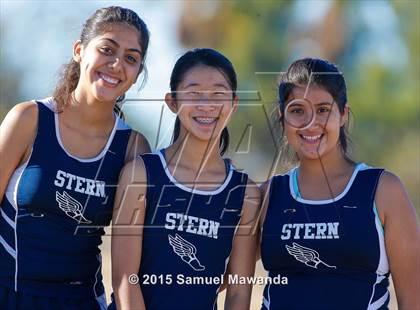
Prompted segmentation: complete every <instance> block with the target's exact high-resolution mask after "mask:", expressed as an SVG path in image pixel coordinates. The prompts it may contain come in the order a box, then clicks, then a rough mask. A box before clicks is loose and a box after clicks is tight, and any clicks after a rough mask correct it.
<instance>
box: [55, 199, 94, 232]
mask: <svg viewBox="0 0 420 310" xmlns="http://www.w3.org/2000/svg"><path fill="white" fill-rule="evenodd" d="M55 200H56V201H57V202H58V207H59V208H60V209H61V210H62V211H64V213H66V215H67V216H69V217H71V218H72V219H74V220H75V221H77V222H79V223H83V224H90V223H92V221H89V220H87V219H86V218H85V217H84V216H83V214H82V211H83V206H82V205H81V204H80V203H79V202H78V201H77V200H76V199H74V198H73V197H71V196H70V195H69V194H67V192H66V191H63V194H60V193H59V192H58V191H56V192H55Z"/></svg>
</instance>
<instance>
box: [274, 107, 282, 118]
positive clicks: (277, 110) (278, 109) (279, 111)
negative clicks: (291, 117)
mask: <svg viewBox="0 0 420 310" xmlns="http://www.w3.org/2000/svg"><path fill="white" fill-rule="evenodd" d="M275 109H276V111H275V112H274V113H277V115H278V117H279V120H281V117H282V113H281V110H280V105H279V104H276V107H275Z"/></svg>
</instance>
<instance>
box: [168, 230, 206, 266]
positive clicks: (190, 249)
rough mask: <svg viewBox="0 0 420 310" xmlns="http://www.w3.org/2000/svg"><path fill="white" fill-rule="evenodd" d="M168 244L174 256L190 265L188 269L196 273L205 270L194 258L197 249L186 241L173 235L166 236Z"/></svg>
mask: <svg viewBox="0 0 420 310" xmlns="http://www.w3.org/2000/svg"><path fill="white" fill-rule="evenodd" d="M168 239H169V244H170V245H171V246H172V249H173V250H174V252H175V254H176V255H178V256H179V257H181V259H182V260H183V261H184V262H185V263H187V264H188V265H190V267H191V268H192V269H194V270H196V271H201V270H204V269H206V267H204V266H203V265H201V263H200V261H199V260H198V258H197V257H196V255H195V254H196V253H197V248H196V247H195V246H194V245H193V244H192V243H190V242H188V241H187V240H185V239H183V238H182V237H181V236H180V235H178V234H175V237H174V236H171V235H168Z"/></svg>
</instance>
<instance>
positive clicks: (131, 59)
mask: <svg viewBox="0 0 420 310" xmlns="http://www.w3.org/2000/svg"><path fill="white" fill-rule="evenodd" d="M126 59H127V61H128V62H129V63H131V64H135V63H136V62H137V58H136V57H134V56H131V55H127V57H126Z"/></svg>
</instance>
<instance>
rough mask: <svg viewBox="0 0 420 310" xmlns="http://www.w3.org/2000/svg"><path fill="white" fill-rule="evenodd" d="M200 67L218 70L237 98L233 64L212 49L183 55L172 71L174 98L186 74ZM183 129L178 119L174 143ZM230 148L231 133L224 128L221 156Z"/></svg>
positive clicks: (171, 82) (203, 49)
mask: <svg viewBox="0 0 420 310" xmlns="http://www.w3.org/2000/svg"><path fill="white" fill-rule="evenodd" d="M198 65H205V66H209V67H213V68H216V69H217V70H219V71H220V72H221V73H222V74H223V75H224V76H225V77H226V80H227V81H228V82H229V84H230V86H231V88H232V98H234V97H235V96H236V89H237V87H238V82H237V78H236V72H235V69H234V68H233V65H232V63H231V62H230V61H229V59H227V58H226V57H225V56H223V55H222V54H221V53H219V52H218V51H216V50H214V49H210V48H196V49H193V50H190V51H188V52H186V53H185V54H184V55H182V56H181V57H180V58H179V59H178V60H177V62H176V63H175V66H174V69H173V70H172V74H171V81H170V87H171V96H172V98H174V99H176V91H177V88H178V86H179V84H180V83H181V81H182V79H183V78H184V76H185V74H186V73H187V72H188V71H189V70H191V69H192V68H194V67H195V66H198ZM180 129H181V122H180V120H179V118H178V117H177V118H176V120H175V126H174V133H173V141H174V142H175V141H176V140H177V139H178V138H179V134H180ZM228 147H229V132H228V129H227V128H226V127H225V128H223V131H222V134H221V137H220V142H219V149H220V155H223V154H224V153H225V152H226V150H227V149H228Z"/></svg>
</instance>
